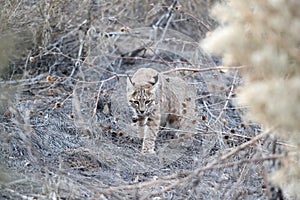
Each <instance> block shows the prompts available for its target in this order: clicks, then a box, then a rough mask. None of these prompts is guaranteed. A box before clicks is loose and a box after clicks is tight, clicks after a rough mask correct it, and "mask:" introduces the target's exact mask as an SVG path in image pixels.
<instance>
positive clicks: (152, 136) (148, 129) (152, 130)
mask: <svg viewBox="0 0 300 200" xmlns="http://www.w3.org/2000/svg"><path fill="white" fill-rule="evenodd" d="M159 124H160V116H159V115H154V116H151V117H148V118H147V120H146V124H145V129H144V139H143V146H142V152H143V153H155V151H154V148H155V141H156V136H157V133H158V131H159Z"/></svg>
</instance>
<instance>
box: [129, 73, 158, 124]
mask: <svg viewBox="0 0 300 200" xmlns="http://www.w3.org/2000/svg"><path fill="white" fill-rule="evenodd" d="M151 72H153V71H152V70H148V69H145V68H143V69H140V70H138V71H137V72H136V73H135V74H134V76H133V77H132V78H130V77H128V78H127V100H128V105H129V107H130V110H131V112H132V114H133V116H132V119H133V121H135V120H138V119H141V118H145V117H146V116H149V115H150V114H151V112H152V111H153V109H154V107H155V104H156V103H157V102H156V99H157V97H156V93H157V92H156V91H157V88H158V73H157V72H156V71H155V72H156V73H155V74H153V73H151ZM149 73H150V74H149Z"/></svg>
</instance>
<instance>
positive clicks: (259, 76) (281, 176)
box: [203, 0, 300, 198]
mask: <svg viewBox="0 0 300 200" xmlns="http://www.w3.org/2000/svg"><path fill="white" fill-rule="evenodd" d="M213 15H214V16H215V17H216V18H217V19H218V21H219V23H220V24H221V26H220V27H219V28H218V29H217V30H215V31H214V32H213V33H212V34H211V35H210V36H209V37H208V38H207V39H205V41H204V42H203V46H204V47H205V48H206V49H207V50H210V51H211V52H214V53H216V54H218V55H223V57H224V64H225V65H235V64H241V65H244V66H245V67H246V68H245V69H244V70H243V71H242V74H243V75H244V78H245V84H244V86H243V87H241V88H240V89H239V103H240V104H242V105H247V106H250V109H249V111H250V114H251V118H252V119H253V118H254V119H257V120H258V121H260V122H262V123H263V124H265V125H266V126H271V127H278V131H277V132H276V133H275V134H276V135H277V136H278V137H281V138H283V139H285V140H288V141H289V142H291V143H293V144H296V145H300V135H299V131H300V123H299V119H300V106H299V105H300V37H299V32H300V20H299V19H300V1H298V0H288V1H283V0H268V1H261V0H253V1H244V0H243V1H241V0H231V1H228V3H226V4H225V3H223V4H219V5H217V6H216V7H215V8H214V10H213ZM279 130H280V131H279ZM298 153H299V152H298ZM293 158H294V157H293ZM293 166H294V168H293ZM297 166H298V167H297ZM287 172H288V173H287ZM273 182H275V183H279V184H280V185H281V186H283V188H284V189H285V190H286V191H290V192H292V193H293V194H294V195H295V196H296V197H297V198H299V197H300V196H299V193H298V194H297V189H296V188H300V172H299V161H297V160H292V159H286V160H285V162H284V167H283V168H282V169H281V170H280V171H279V172H278V173H277V174H276V175H274V176H273ZM297 195H298V196H297Z"/></svg>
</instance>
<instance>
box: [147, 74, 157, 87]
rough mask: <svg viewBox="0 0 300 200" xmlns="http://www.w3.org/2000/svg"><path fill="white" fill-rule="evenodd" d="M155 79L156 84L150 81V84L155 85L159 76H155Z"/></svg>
mask: <svg viewBox="0 0 300 200" xmlns="http://www.w3.org/2000/svg"><path fill="white" fill-rule="evenodd" d="M153 79H154V82H150V81H149V82H148V83H150V84H151V85H155V84H156V83H157V81H158V74H157V75H156V76H153Z"/></svg>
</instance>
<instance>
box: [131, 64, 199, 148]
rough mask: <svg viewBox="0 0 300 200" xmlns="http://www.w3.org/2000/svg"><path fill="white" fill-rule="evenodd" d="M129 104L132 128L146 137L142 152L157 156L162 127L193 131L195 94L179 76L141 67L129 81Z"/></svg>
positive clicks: (142, 136)
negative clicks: (158, 136)
mask: <svg viewBox="0 0 300 200" xmlns="http://www.w3.org/2000/svg"><path fill="white" fill-rule="evenodd" d="M127 101H128V105H129V108H130V111H131V113H132V126H135V127H136V128H137V133H138V135H139V136H140V137H141V138H143V145H142V152H143V153H154V152H155V151H154V148H155V140H156V136H157V133H158V131H159V129H160V127H166V126H167V127H169V128H174V129H180V130H181V131H194V129H195V121H196V120H195V119H196V118H195V94H194V91H193V90H192V88H191V87H190V86H189V85H188V84H187V83H186V82H185V81H183V80H182V79H180V78H178V77H170V76H165V75H162V74H160V73H158V72H157V71H156V70H154V69H151V68H141V69H139V70H137V71H136V73H135V74H134V75H133V77H132V78H130V77H129V76H128V78H127Z"/></svg>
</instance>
